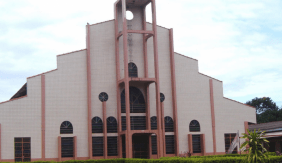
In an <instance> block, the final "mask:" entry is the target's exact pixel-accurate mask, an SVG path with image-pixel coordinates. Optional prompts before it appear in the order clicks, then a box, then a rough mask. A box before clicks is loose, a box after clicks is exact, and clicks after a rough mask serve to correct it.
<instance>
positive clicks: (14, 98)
mask: <svg viewBox="0 0 282 163" xmlns="http://www.w3.org/2000/svg"><path fill="white" fill-rule="evenodd" d="M25 97H27V95H25V96H22V97H19V98H14V99H12V100H8V101H3V102H0V104H4V103H7V102H10V101H14V100H19V99H21V98H25Z"/></svg>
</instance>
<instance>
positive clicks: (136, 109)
mask: <svg viewBox="0 0 282 163" xmlns="http://www.w3.org/2000/svg"><path fill="white" fill-rule="evenodd" d="M120 96H121V112H122V113H125V91H124V90H123V91H122V92H121V95H120ZM129 99H130V113H146V107H145V99H144V96H143V94H142V92H141V91H140V90H139V89H138V88H136V87H129Z"/></svg>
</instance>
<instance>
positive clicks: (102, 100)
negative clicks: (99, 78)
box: [99, 92, 109, 102]
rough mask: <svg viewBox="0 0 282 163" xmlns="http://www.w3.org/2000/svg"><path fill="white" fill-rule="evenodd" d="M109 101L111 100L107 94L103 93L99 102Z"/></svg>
mask: <svg viewBox="0 0 282 163" xmlns="http://www.w3.org/2000/svg"><path fill="white" fill-rule="evenodd" d="M108 99H109V96H108V94H107V93H106V92H102V93H100V94H99V100H100V101H101V102H104V101H108Z"/></svg>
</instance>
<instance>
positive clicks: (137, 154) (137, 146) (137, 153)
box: [132, 135, 149, 158]
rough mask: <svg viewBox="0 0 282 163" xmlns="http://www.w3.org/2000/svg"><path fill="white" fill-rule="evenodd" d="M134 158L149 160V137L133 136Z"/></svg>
mask: <svg viewBox="0 0 282 163" xmlns="http://www.w3.org/2000/svg"><path fill="white" fill-rule="evenodd" d="M132 147H133V158H149V136H148V135H136V136H135V135H133V136H132Z"/></svg>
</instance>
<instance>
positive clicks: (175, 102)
mask: <svg viewBox="0 0 282 163" xmlns="http://www.w3.org/2000/svg"><path fill="white" fill-rule="evenodd" d="M169 45H170V70H171V88H172V105H173V119H174V138H175V149H176V150H175V154H176V156H179V139H178V137H179V136H178V116H177V98H176V79H175V60H174V45H173V29H170V30H169Z"/></svg>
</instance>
